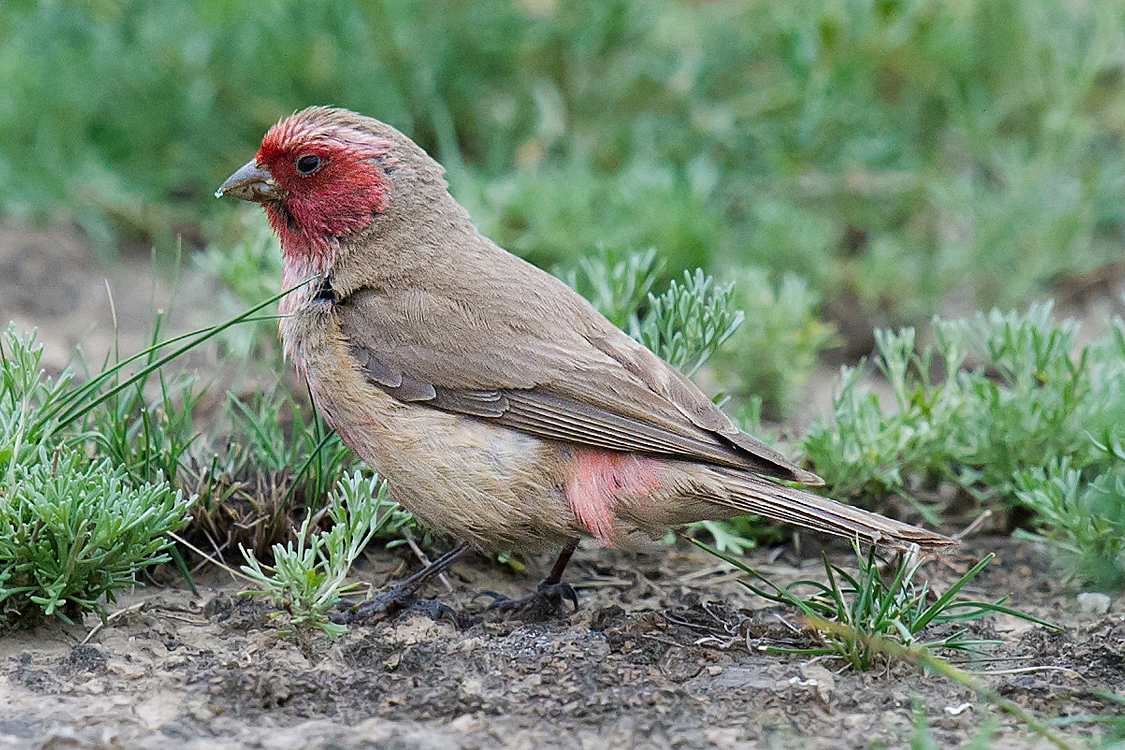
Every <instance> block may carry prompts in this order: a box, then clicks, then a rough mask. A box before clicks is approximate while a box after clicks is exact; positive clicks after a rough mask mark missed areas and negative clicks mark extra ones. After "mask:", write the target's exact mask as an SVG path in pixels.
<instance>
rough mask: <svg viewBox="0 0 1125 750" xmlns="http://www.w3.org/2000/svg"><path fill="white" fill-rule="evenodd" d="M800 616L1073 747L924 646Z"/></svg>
mask: <svg viewBox="0 0 1125 750" xmlns="http://www.w3.org/2000/svg"><path fill="white" fill-rule="evenodd" d="M801 619H802V622H803V624H804V625H805V626H806V627H808V628H811V629H813V630H819V631H823V632H828V633H832V634H833V635H836V636H839V637H843V638H849V639H854V640H856V641H859V642H861V643H863V644H864V645H865V646H867V647H868V648H871V649H874V650H877V651H880V652H882V653H884V654H886V655H887V656H890V657H894V658H897V659H902V660H903V661H907V662H910V663H911V664H915V665H917V666H920V667H922V668H924V669H927V670H929V671H931V672H934V673H936V674H939V675H941V676H942V677H945V678H946V679H948V680H953V681H954V682H957V683H959V684H961V685H964V686H965V687H967V688H969V689H970V690H972V691H974V692H975V693H977V694H978V695H980V696H981V697H982V698H984V699H985V700H986V701H988V702H989V703H991V704H993V705H995V706H996V707H997V708H999V709H1000V710H1001V711H1003V712H1004V713H1006V714H1008V715H1010V716H1013V717H1015V718H1016V719H1018V720H1019V721H1022V722H1023V723H1024V724H1026V725H1027V726H1028V728H1029V729H1031V730H1032V731H1034V732H1035V733H1036V734H1038V735H1039V736H1041V737H1043V738H1044V739H1046V740H1047V741H1049V742H1051V743H1052V744H1053V745H1055V746H1056V747H1058V748H1059V749H1060V750H1077V748H1076V747H1075V746H1074V745H1072V744H1071V743H1070V742H1068V741H1067V740H1066V738H1064V737H1063V736H1061V735H1060V734H1059V733H1058V732H1056V731H1054V729H1052V728H1051V726H1050V725H1049V724H1047V722H1045V721H1042V720H1041V719H1039V718H1038V717H1036V716H1035V715H1034V714H1032V713H1031V712H1030V711H1027V710H1026V709H1024V708H1023V707H1021V706H1020V705H1019V704H1018V703H1016V702H1014V701H1012V700H1009V699H1008V698H1005V697H1004V696H1002V695H1000V693H999V691H997V690H996V689H995V688H992V687H990V686H988V685H985V684H984V683H982V682H980V681H979V680H977V679H975V678H974V677H973V676H972V675H971V674H969V673H968V672H966V671H965V670H963V669H961V668H960V667H956V666H954V665H953V664H950V663H949V661H947V660H946V659H942V658H940V657H938V656H934V655H933V654H932V653H930V652H929V651H928V650H927V649H924V648H917V647H914V648H911V647H908V646H903V645H901V644H899V643H895V642H894V641H891V640H887V639H886V638H879V637H877V636H872V635H867V634H865V633H861V632H859V631H858V630H856V629H855V628H853V627H850V626H848V625H844V624H843V623H839V622H832V621H831V620H825V619H824V618H822V617H817V616H816V615H805V616H804V617H802V618H801Z"/></svg>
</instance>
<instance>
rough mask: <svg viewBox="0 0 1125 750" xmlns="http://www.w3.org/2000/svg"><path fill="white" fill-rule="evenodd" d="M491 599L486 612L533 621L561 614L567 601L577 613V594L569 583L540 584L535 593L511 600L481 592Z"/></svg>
mask: <svg viewBox="0 0 1125 750" xmlns="http://www.w3.org/2000/svg"><path fill="white" fill-rule="evenodd" d="M481 593H483V594H486V595H489V596H492V597H493V599H494V600H493V602H492V604H489V605H488V607H486V608H485V611H486V612H503V613H504V614H512V615H516V616H519V617H524V618H527V619H533V620H546V619H550V618H552V617H557V616H559V615H561V614H563V612H562V609H563V602H565V601H567V600H569V601H570V602H572V603H573V604H574V611H575V612H577V611H578V592H577V591H575V590H574V587H573V586H571V585H570V584H569V583H541V584H539V588H538V589H536V590H535V591H533V592H531V593H530V594H527V595H525V596H521V597H519V598H518V599H513V598H511V597H508V596H502V595H499V594H496V592H494V591H488V592H481Z"/></svg>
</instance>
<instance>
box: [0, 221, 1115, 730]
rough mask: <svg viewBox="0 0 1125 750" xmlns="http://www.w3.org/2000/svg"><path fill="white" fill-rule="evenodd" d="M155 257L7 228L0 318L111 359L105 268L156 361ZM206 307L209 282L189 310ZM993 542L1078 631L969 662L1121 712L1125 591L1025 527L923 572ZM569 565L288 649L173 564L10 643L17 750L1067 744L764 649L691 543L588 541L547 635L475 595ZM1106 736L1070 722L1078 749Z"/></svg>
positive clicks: (969, 699) (815, 565)
mask: <svg viewBox="0 0 1125 750" xmlns="http://www.w3.org/2000/svg"><path fill="white" fill-rule="evenodd" d="M146 261H147V258H137V259H133V260H132V261H131V262H128V263H125V264H123V265H121V266H119V267H116V268H112V269H107V268H106V267H104V266H101V265H99V264H98V263H96V262H94V261H92V260H91V259H90V258H89V256H88V253H87V252H86V249H85V246H84V244H83V242H82V240H81V238H80V237H78V236H76V235H75V234H74V233H73V232H70V231H69V230H67V229H65V228H63V229H54V230H50V231H39V230H29V229H26V228H12V227H3V226H0V319H2V320H0V322H6V320H8V319H13V320H16V321H18V322H19V324H20V325H21V327H22V328H24V329H25V330H26V329H28V328H30V327H31V326H33V325H34V326H38V327H39V330H40V340H42V341H43V342H44V343H45V344H46V345H47V352H46V355H45V364H46V365H47V366H48V367H49V368H51V369H55V368H58V367H61V366H63V365H64V364H66V363H67V361H68V360H69V358H70V351H71V349H72V347H74V346H75V345H77V344H81V345H82V346H83V347H84V348H85V349H86V351H87V353H88V354H90V355H91V357H92V358H94V359H97V358H99V357H100V356H101V353H104V352H105V351H108V350H109V348H110V347H111V346H112V345H113V342H114V328H113V316H112V315H111V314H110V308H109V306H108V302H107V300H108V297H107V295H106V292H105V283H104V280H103V279H104V277H105V276H107V275H108V276H111V277H112V279H113V281H112V284H111V286H112V288H113V289H114V297H115V302H116V305H117V320H118V335H119V337H120V340H121V346H122V350H123V351H136V350H137V349H139V348H140V347H141V345H142V344H143V341H144V336H145V329H146V327H147V325H148V322H149V320H150V315H151V311H152V309H153V307H154V306H153V305H152V304H151V303H150V301H151V300H153V299H155V300H158V301H160V300H163V299H166V298H167V296H168V295H167V292H168V287H167V285H166V284H165V282H155V284H154V282H153V281H152V279H153V276H154V274H153V273H152V271H151V269H150V268H149V266H148V264H147V262H146ZM153 289H155V291H152V292H151V293H150V290H153ZM184 290H186V291H184ZM207 294H208V286H207V282H206V281H204V280H200V279H197V278H196V279H193V278H190V277H189V278H188V279H187V281H186V282H185V284H184V287H183V290H182V291H181V295H180V296H181V300H182V299H184V298H185V297H186V298H188V299H196V300H205V299H206V295H207ZM156 306H159V305H156ZM179 308H180V309H181V310H186V314H185V316H184V317H185V322H183V323H181V325H196V324H199V323H200V322H207V321H196V320H192V315H193V314H194V313H193V310H195V309H197V308H206V305H197V306H196V307H194V308H193V307H192V306H191V305H185V304H183V303H181V304H180V305H179ZM203 312H206V310H203ZM807 543H808V540H806V544H807ZM990 551H995V552H997V558H996V560H995V561H994V562H993V563H992V564H991V565H990V566H989V567H988V568H987V569H986V570H985V572H984V573H983V574H982V575H981V576H980V577H979V579H978V580H977V581H976V582H975V583H974V584H973V585H971V586H970V587H969V588H968V590H967V591H966V592H965V594H966V595H967V596H970V597H972V598H977V599H987V600H994V599H997V598H1000V597H1002V596H1011V602H1010V603H1011V604H1012V605H1013V606H1016V607H1019V608H1022V609H1025V610H1027V611H1029V612H1031V613H1033V614H1035V615H1037V616H1040V617H1043V618H1046V619H1048V620H1052V621H1054V622H1057V623H1059V624H1061V625H1063V626H1065V628H1066V629H1065V630H1064V631H1063V632H1054V631H1050V630H1047V629H1044V628H1041V627H1034V626H1030V625H1028V624H1027V623H1024V622H1021V621H1018V620H1015V619H1013V618H1008V617H998V618H990V619H989V620H987V621H984V622H982V623H981V624H978V625H974V626H973V633H974V634H975V635H977V636H980V637H992V638H996V639H997V640H999V641H1001V643H1000V644H999V645H998V646H996V647H995V648H994V649H993V653H992V655H991V657H992V658H991V659H989V660H980V661H977V662H973V663H969V664H965V665H963V666H966V667H967V668H969V669H972V670H974V671H978V672H984V673H989V674H988V676H986V677H984V679H985V680H986V681H987V683H988V684H990V685H992V686H994V687H996V688H997V689H998V690H1000V692H1001V693H1002V694H1003V695H1004V696H1006V697H1008V698H1010V699H1012V700H1014V701H1016V702H1017V703H1019V704H1020V705H1023V706H1025V707H1027V708H1030V709H1032V710H1034V711H1036V712H1037V713H1038V714H1040V715H1041V716H1042V717H1044V718H1064V717H1082V716H1090V715H1093V714H1102V715H1104V714H1107V713H1112V712H1113V711H1114V710H1115V709H1114V708H1113V707H1112V705H1111V704H1109V703H1107V701H1106V700H1105V699H1104V698H1103V697H1101V696H1100V695H1099V691H1104V690H1107V689H1116V690H1120V688H1121V686H1122V685H1123V684H1125V600H1123V599H1122V598H1116V599H1114V600H1112V601H1111V602H1110V607H1109V610H1108V611H1106V612H1101V611H1099V610H1098V609H1096V608H1091V607H1089V606H1085V607H1084V606H1083V605H1081V604H1080V603H1079V599H1078V598H1077V596H1076V595H1077V594H1078V592H1077V591H1076V590H1074V589H1072V588H1068V587H1067V586H1065V585H1064V584H1063V583H1062V582H1061V581H1060V579H1059V577H1058V576H1057V575H1056V574H1055V573H1054V572H1053V571H1052V570H1051V569H1050V567H1049V565H1048V563H1047V558H1046V556H1045V555H1044V554H1043V553H1042V551H1041V550H1039V549H1037V548H1036V547H1035V545H1033V544H1031V543H1029V542H1023V541H1016V540H1012V539H1010V538H1007V537H980V538H976V539H973V540H970V541H968V542H966V543H964V544H962V545H960V546H959V547H958V548H956V549H955V550H954V551H953V552H952V553H950V554H949V555H948V556H947V557H945V558H944V559H942V560H936V561H932V562H930V563H928V564H927V566H926V567H925V568H924V569H923V573H924V574H925V575H926V576H928V577H929V579H930V580H931V582H932V584H933V586H934V587H936V588H937V589H938V590H941V589H943V588H944V587H945V586H947V585H948V584H949V583H950V582H951V581H952V580H955V578H956V577H957V576H958V575H959V574H960V573H962V572H964V571H965V570H967V569H968V568H969V567H970V566H971V565H972V564H973V563H974V562H976V561H977V560H979V559H980V558H981V557H982V556H984V555H985V554H987V553H988V552H990ZM774 552H775V554H776V551H774ZM805 554H806V557H805V558H804V559H798V557H797V556H796V555H795V554H794V553H793V551H792V550H791V549H787V550H785V551H782V552H781V554H780V557H777V559H774V556H775V555H771V554H769V553H767V552H766V551H761V552H758V553H756V554H753V555H752V556H751V559H752V560H753V563H754V565H755V566H756V567H758V569H760V570H761V571H762V572H763V573H765V574H766V575H769V576H771V577H776V578H777V579H780V580H792V579H795V578H797V577H806V576H807V577H813V576H816V574H817V573H818V572H819V570H820V566H819V561H818V560H816V559H815V558H816V555H815V554H812V553H810V552H808V551H806V553H805ZM849 558H850V553H849V552H847V551H846V550H845V551H843V552H842V553H840V554H838V555H837V558H836V559H837V560H838V561H839V562H841V563H844V562H847V561H848V559H849ZM549 564H550V561H549V560H547V559H542V560H535V561H532V565H531V568H530V569H529V571H528V572H527V573H526V574H525V575H523V576H513V575H511V574H509V573H508V572H507V571H506V570H505V569H502V568H500V567H499V566H497V565H495V564H494V563H490V562H488V561H486V560H484V559H483V558H475V559H471V560H469V561H466V562H462V563H460V564H458V566H457V567H456V568H455V570H454V572H453V573H452V575H451V580H452V584H453V589H454V590H453V591H444V590H442V589H441V588H440V587H437V588H435V589H434V593H436V594H437V595H438V596H439V597H440V598H441V599H442V600H443V601H445V602H446V603H448V604H450V605H451V606H453V607H454V608H456V609H459V610H464V611H466V612H467V613H468V614H469V618H468V619H469V622H468V624H467V625H466V626H465V627H463V628H457V627H455V626H454V625H453V624H451V623H449V622H445V621H442V622H434V621H432V620H431V619H429V618H428V617H426V616H424V615H422V614H417V613H408V614H405V615H403V616H401V617H399V618H396V619H394V620H392V621H389V622H383V623H378V624H375V625H370V626H356V627H353V628H351V629H350V630H349V631H348V633H346V634H345V635H343V636H341V637H339V638H336V639H332V638H329V637H328V636H326V635H323V634H319V633H318V634H314V635H307V634H306V635H298V636H285V635H280V634H279V633H278V627H279V626H280V625H281V621H279V620H278V619H277V618H276V617H274V616H273V615H272V613H271V608H270V606H269V605H268V603H266V602H264V601H262V600H259V599H253V598H248V597H243V596H239V595H238V592H239V591H240V590H242V588H244V586H243V585H242V584H241V583H240V582H237V581H234V580H232V579H231V578H230V577H229V576H227V575H226V574H220V573H216V572H212V573H205V574H204V575H203V576H202V578H201V579H198V580H197V585H198V586H199V595H198V596H196V595H193V594H192V593H191V592H190V591H188V590H187V589H186V588H184V586H183V584H182V583H181V582H179V581H178V580H177V579H176V577H175V575H174V574H172V573H170V572H168V571H164V572H163V574H162V575H160V576H159V578H160V580H162V581H164V584H163V585H157V584H152V585H149V586H146V587H143V588H138V589H137V590H136V591H134V592H131V593H129V594H128V595H125V596H122V597H121V598H120V599H119V601H118V602H116V603H114V604H113V605H111V611H112V612H114V616H113V617H112V619H111V620H110V621H109V623H108V624H107V625H105V626H104V627H99V623H98V620H97V618H94V617H87V618H86V621H85V622H82V623H76V624H74V625H66V624H62V623H54V624H51V625H48V626H44V627H41V628H38V629H35V630H31V631H26V632H18V633H10V634H5V635H3V636H0V748H138V749H139V748H168V747H184V748H235V747H249V748H270V749H276V750H288V749H289V748H293V749H294V750H295V749H297V748H341V749H346V748H359V747H380V748H435V749H437V750H453V749H454V748H568V749H569V748H581V749H583V750H586V749H593V748H634V747H635V748H649V747H652V748H791V747H793V748H890V747H906V746H907V744H908V738H909V736H910V734H911V731H912V730H911V727H912V724H913V723H914V722H915V717H916V712H920V713H921V714H922V715H923V716H924V717H925V721H926V723H927V724H928V725H929V727H930V731H931V732H932V734H933V737H934V739H935V741H936V742H937V745H938V746H939V747H958V746H961V745H963V744H964V743H965V742H966V741H968V739H969V738H970V737H972V736H973V735H974V734H975V733H977V732H978V731H980V728H981V727H982V726H985V725H987V724H988V723H989V722H990V721H995V722H996V731H997V733H998V736H997V738H996V739H995V740H994V741H993V743H992V744H990V745H989V747H991V748H1008V747H1010V748H1025V747H1046V746H1047V743H1045V742H1044V741H1042V740H1036V739H1035V738H1032V737H1028V736H1027V735H1026V732H1025V729H1024V728H1023V727H1022V726H1020V725H1018V724H1017V723H1015V722H1014V721H1012V720H1011V719H1010V718H1008V717H1006V716H1003V715H1000V714H999V713H998V712H997V711H996V710H995V709H994V708H993V707H991V706H990V705H989V704H988V703H987V702H985V701H982V700H981V699H979V697H978V696H976V695H974V694H973V693H972V692H971V691H969V690H967V689H965V688H963V687H961V686H959V685H956V684H954V683H951V682H949V681H947V680H945V679H942V678H939V677H936V676H932V675H926V674H923V673H921V672H920V671H918V670H917V669H915V668H914V667H911V666H909V665H905V664H897V665H894V666H892V667H890V668H884V669H880V670H876V671H873V672H869V673H856V672H853V671H849V670H845V669H843V668H842V665H841V664H840V663H839V662H835V661H832V660H829V659H819V660H818V659H809V658H806V657H796V656H786V655H780V654H775V653H767V652H765V651H763V648H764V647H768V646H786V645H789V646H792V645H807V644H808V643H810V642H811V641H810V637H811V636H809V635H808V634H807V633H804V632H801V630H800V628H799V627H798V626H797V624H796V620H795V618H794V615H793V613H791V612H787V611H784V610H781V609H778V608H775V607H771V606H768V603H766V602H763V601H762V600H759V599H755V598H754V597H752V596H750V595H749V594H748V593H747V592H746V591H745V590H744V589H742V587H740V586H739V585H738V584H737V583H736V582H735V580H734V579H735V576H734V575H733V574H731V573H730V572H729V570H728V569H727V568H726V567H725V566H723V565H719V564H717V561H716V560H715V559H713V558H711V557H709V556H707V555H705V554H704V553H702V552H701V551H699V550H696V549H695V548H691V547H684V546H677V547H674V548H673V547H660V546H654V547H652V548H651V549H649V550H647V551H645V552H643V553H628V554H626V553H621V552H615V551H612V550H584V551H580V552H579V554H578V555H577V556H576V559H575V562H574V563H572V566H571V568H570V570H569V571H568V578H569V580H571V581H572V582H574V583H575V584H576V585H577V586H578V587H579V590H580V604H581V606H580V608H579V609H578V610H577V611H575V612H573V613H570V614H567V615H564V616H562V617H560V618H556V619H551V620H548V621H546V622H521V621H518V620H511V621H493V620H489V619H485V618H480V617H475V618H474V617H473V613H475V612H479V610H481V609H482V608H483V606H484V601H483V600H481V599H474V598H473V597H474V594H475V593H477V592H479V591H481V590H483V589H493V590H496V591H500V592H502V593H507V594H517V593H521V592H522V591H526V590H528V589H530V588H531V587H533V586H534V582H535V581H536V580H537V579H538V576H541V575H542V574H543V573H545V572H546V570H547V568H548V567H549ZM414 565H415V563H414V561H413V560H408V559H406V558H404V557H402V556H400V555H397V554H394V553H389V552H386V551H381V550H374V551H371V552H370V553H369V554H368V557H367V560H366V561H365V562H364V563H363V564H362V565H360V566H359V569H358V576H359V577H360V578H361V579H363V580H365V581H369V582H371V583H372V584H373V585H375V586H376V587H381V586H383V585H384V584H385V583H386V582H387V581H388V580H394V579H396V578H398V577H401V576H402V575H403V574H405V573H406V572H408V571H409V570H410V569H412V567H413V566H414ZM1083 601H1084V600H1083ZM1116 710H1118V711H1119V710H1120V707H1119V706H1118V708H1117V709H1116ZM1091 726H1092V725H1090V724H1085V723H1081V722H1079V723H1073V724H1069V725H1068V726H1067V727H1066V732H1067V733H1068V734H1069V735H1070V736H1072V737H1078V738H1081V737H1083V736H1084V735H1086V734H1089V733H1090V732H1091V731H1092V729H1091Z"/></svg>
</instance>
